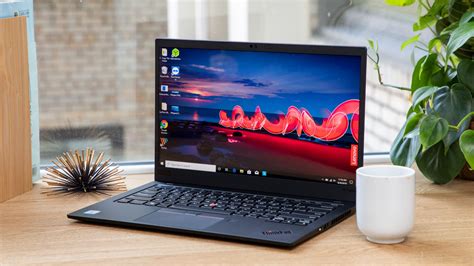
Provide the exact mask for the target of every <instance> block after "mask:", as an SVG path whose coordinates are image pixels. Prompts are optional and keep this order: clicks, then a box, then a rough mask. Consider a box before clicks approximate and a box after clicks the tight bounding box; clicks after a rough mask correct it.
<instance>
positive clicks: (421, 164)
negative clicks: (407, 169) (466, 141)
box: [416, 142, 466, 184]
mask: <svg viewBox="0 0 474 266" xmlns="http://www.w3.org/2000/svg"><path fill="white" fill-rule="evenodd" d="M416 164H417V165H418V168H419V169H420V171H421V172H422V173H423V175H424V176H426V178H428V179H429V180H431V181H433V182H434V183H436V184H446V183H448V182H450V181H451V180H453V179H454V177H456V176H457V175H458V174H459V173H460V172H461V169H462V168H463V167H464V165H465V164H466V160H465V159H464V156H463V154H462V152H461V149H460V147H459V143H458V142H455V143H453V144H452V145H451V146H450V147H449V148H448V152H447V153H445V152H444V146H443V143H441V142H439V143H438V144H436V145H434V146H433V147H431V148H429V149H428V150H426V151H425V152H423V153H421V154H420V155H419V156H418V157H417V158H416Z"/></svg>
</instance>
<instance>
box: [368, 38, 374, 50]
mask: <svg viewBox="0 0 474 266" xmlns="http://www.w3.org/2000/svg"><path fill="white" fill-rule="evenodd" d="M367 42H369V47H370V48H371V49H372V50H375V48H374V40H367Z"/></svg>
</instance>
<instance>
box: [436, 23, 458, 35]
mask: <svg viewBox="0 0 474 266" xmlns="http://www.w3.org/2000/svg"><path fill="white" fill-rule="evenodd" d="M458 26H459V23H457V22H456V23H453V24H451V25H449V26H447V27H446V28H444V29H443V30H442V31H441V33H440V34H439V35H446V34H449V33H451V32H453V31H454V30H455V29H457V27H458Z"/></svg>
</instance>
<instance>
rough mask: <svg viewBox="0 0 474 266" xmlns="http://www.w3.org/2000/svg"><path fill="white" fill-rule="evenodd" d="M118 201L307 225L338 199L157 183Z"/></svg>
mask: <svg viewBox="0 0 474 266" xmlns="http://www.w3.org/2000/svg"><path fill="white" fill-rule="evenodd" d="M116 202H119V203H126V204H136V205H146V206H154V207H161V208H173V209H181V210H191V211H201V212H207V213H217V214H223V215H234V216H244V217H251V218H256V219H261V220H265V221H268V222H275V223H285V224H294V225H301V226H306V225H308V224H311V223H312V222H314V221H315V220H317V219H319V218H321V217H323V216H324V215H326V214H328V213H329V212H331V211H333V210H334V209H336V208H337V207H338V206H342V204H341V203H335V202H327V201H315V200H305V199H296V198H285V197H274V196H266V195H261V194H250V193H240V192H232V191H222V190H212V189H201V188H191V187H181V186H173V185H166V184H158V185H155V186H153V187H149V188H147V189H144V190H142V191H139V192H136V193H134V194H131V195H128V196H127V197H124V198H122V199H119V200H117V201H116Z"/></svg>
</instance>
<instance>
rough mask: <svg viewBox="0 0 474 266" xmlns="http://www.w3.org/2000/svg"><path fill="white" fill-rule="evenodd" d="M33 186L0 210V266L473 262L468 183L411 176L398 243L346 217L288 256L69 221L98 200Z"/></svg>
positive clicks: (473, 189)
mask: <svg viewBox="0 0 474 266" xmlns="http://www.w3.org/2000/svg"><path fill="white" fill-rule="evenodd" d="M151 180H152V177H151V176H130V177H128V178H127V183H128V187H129V189H130V188H133V187H135V186H138V185H141V184H143V183H145V182H149V181H151ZM40 186H41V185H35V186H34V189H33V190H32V191H30V192H28V193H26V194H23V195H21V196H18V197H16V198H14V199H12V200H9V201H7V202H5V203H2V204H0V237H1V238H0V265H3V264H20V263H39V264H66V263H68V264H69V263H82V264H101V265H105V264H110V265H117V264H132V263H133V264H138V265H143V264H159V265H169V264H194V265H195V264H209V263H213V264H224V263H232V264H300V265H301V264H351V263H355V264H369V263H370V264H382V263H384V264H386V263H390V264H404V263H411V264H415V263H422V264H432V263H445V264H471V265H472V264H473V263H474V182H468V181H462V180H456V181H454V182H453V183H451V184H448V185H445V186H437V185H432V184H430V183H428V182H427V181H425V180H424V179H422V178H418V179H417V198H416V206H417V208H416V224H415V228H414V231H413V232H412V233H411V234H410V236H409V238H408V239H407V240H406V241H405V242H404V243H402V244H398V245H387V246H384V245H376V244H372V243H369V242H367V241H366V240H365V239H364V237H363V236H362V235H361V234H360V233H359V231H358V230H357V227H356V222H355V216H352V217H351V218H349V219H347V220H345V221H344V222H342V223H341V224H339V225H337V226H336V227H334V228H332V229H330V230H329V231H327V232H325V233H323V234H321V235H320V236H317V237H315V238H313V239H311V240H309V241H307V242H306V243H304V244H302V245H300V246H298V247H296V248H294V249H292V250H286V249H278V248H271V247H265V246H256V245H251V244H245V243H234V242H228V241H223V240H214V239H205V238H199V237H192V236H187V235H175V234H170V233H163V232H152V231H142V230H134V229H126V228H119V227H110V226H97V225H92V224H86V223H81V222H75V221H73V220H69V219H67V218H66V213H68V212H71V211H74V210H76V209H79V208H82V207H85V206H86V205H89V204H91V203H94V202H96V201H98V200H100V199H102V198H104V197H103V196H102V197H101V196H97V195H83V196H69V197H67V196H66V197H65V196H59V197H58V196H55V197H52V196H45V195H44V194H40Z"/></svg>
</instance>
